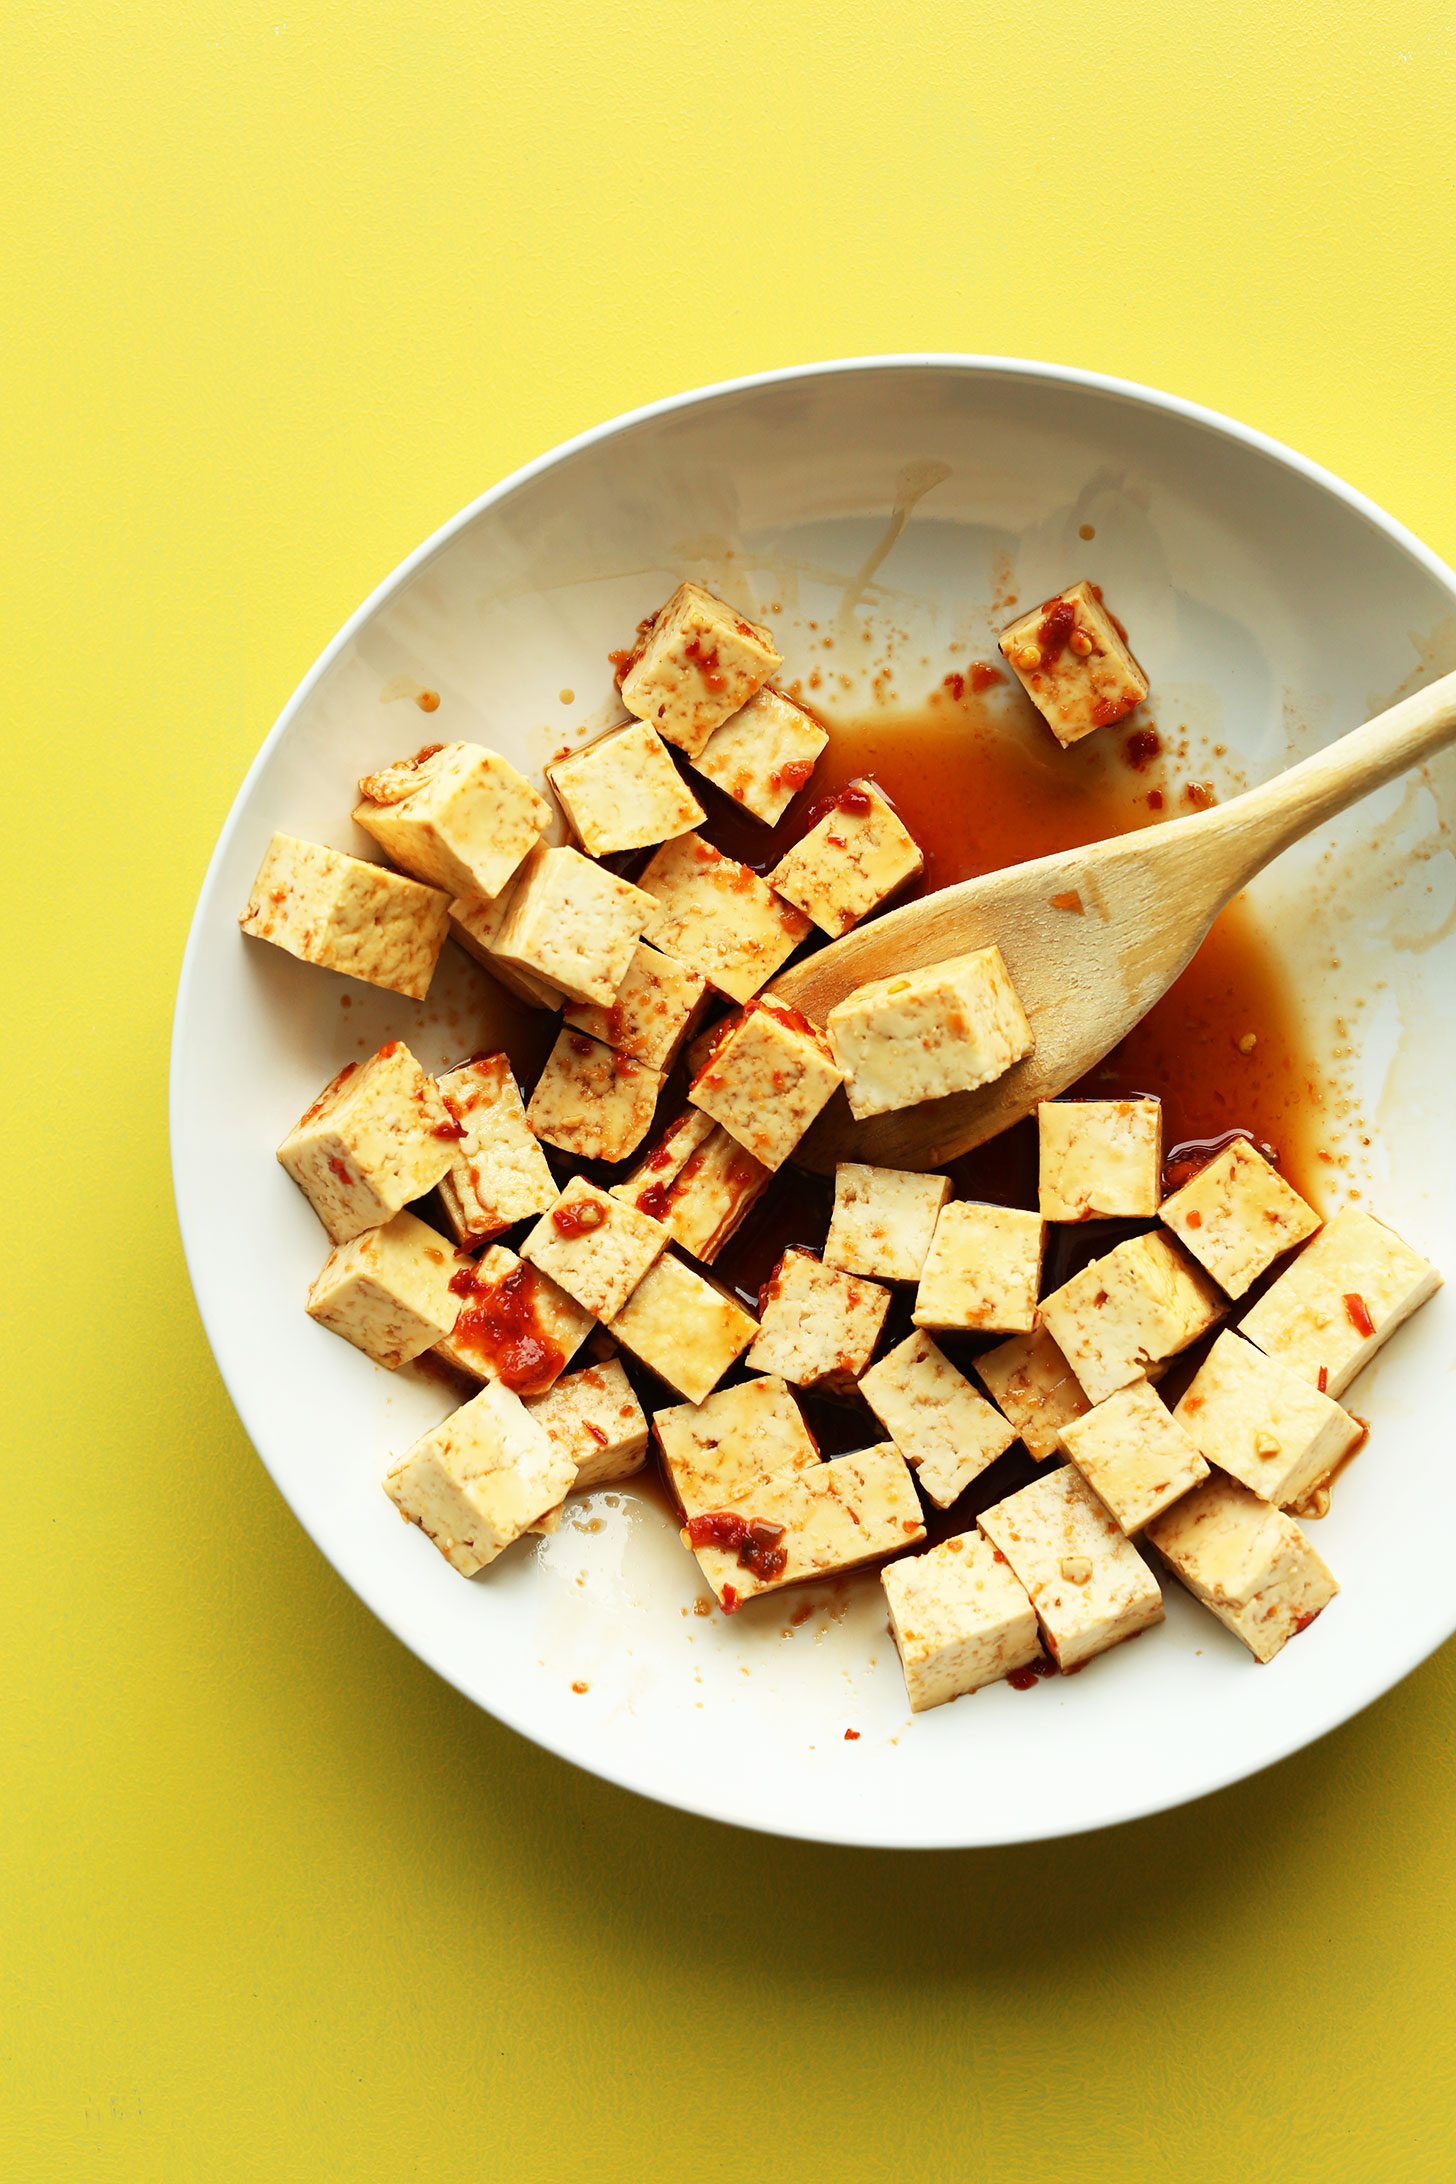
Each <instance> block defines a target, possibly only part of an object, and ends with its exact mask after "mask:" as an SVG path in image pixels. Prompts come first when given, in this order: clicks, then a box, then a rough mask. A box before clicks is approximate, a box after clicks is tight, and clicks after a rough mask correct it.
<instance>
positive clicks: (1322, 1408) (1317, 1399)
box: [1173, 1328, 1365, 1508]
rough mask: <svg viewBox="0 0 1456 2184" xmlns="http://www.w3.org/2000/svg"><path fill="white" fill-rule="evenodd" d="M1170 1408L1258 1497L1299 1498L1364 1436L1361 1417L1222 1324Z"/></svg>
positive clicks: (1284, 1501) (1214, 1459) (1212, 1457)
mask: <svg viewBox="0 0 1456 2184" xmlns="http://www.w3.org/2000/svg"><path fill="white" fill-rule="evenodd" d="M1173 1416H1174V1417H1175V1418H1176V1419H1177V1421H1178V1423H1179V1425H1180V1426H1182V1428H1183V1430H1184V1432H1185V1433H1187V1434H1189V1435H1190V1436H1191V1438H1192V1439H1193V1441H1194V1442H1195V1443H1196V1444H1197V1446H1198V1448H1199V1449H1200V1451H1201V1452H1202V1454H1203V1455H1204V1456H1206V1457H1207V1459H1208V1461H1209V1462H1210V1463H1211V1464H1217V1466H1218V1468H1219V1470H1220V1471H1227V1472H1228V1473H1229V1474H1230V1476H1231V1477H1233V1478H1235V1479H1238V1480H1239V1481H1240V1482H1241V1483H1242V1484H1243V1485H1244V1486H1246V1487H1248V1489H1249V1491H1250V1492H1251V1493H1253V1494H1257V1495H1258V1496H1259V1498H1260V1500H1261V1501H1267V1502H1275V1503H1277V1504H1278V1505H1279V1506H1280V1507H1281V1508H1285V1507H1288V1505H1289V1504H1290V1503H1291V1502H1298V1501H1300V1500H1302V1499H1303V1497H1304V1496H1305V1495H1306V1494H1307V1493H1308V1492H1309V1491H1310V1488H1311V1487H1314V1486H1318V1484H1319V1482H1320V1480H1321V1479H1323V1478H1325V1477H1326V1476H1327V1475H1328V1474H1329V1473H1330V1472H1331V1471H1333V1470H1334V1469H1335V1467H1336V1466H1337V1465H1338V1464H1340V1463H1341V1462H1343V1460H1344V1458H1345V1457H1346V1456H1348V1455H1349V1453H1350V1451H1351V1449H1352V1448H1354V1447H1355V1446H1356V1445H1357V1443H1358V1442H1359V1441H1360V1440H1361V1439H1363V1437H1364V1433H1365V1428H1364V1427H1363V1426H1362V1425H1361V1423H1360V1421H1359V1419H1358V1418H1352V1417H1351V1416H1350V1414H1349V1412H1348V1411H1344V1410H1341V1408H1340V1406H1339V1404H1338V1403H1336V1402H1335V1401H1334V1400H1333V1398H1332V1397H1330V1396H1328V1395H1321V1394H1320V1392H1319V1389H1318V1388H1312V1387H1311V1386H1310V1384H1309V1382H1308V1381H1307V1380H1301V1379H1300V1378H1299V1376H1298V1374H1297V1373H1291V1372H1289V1371H1287V1370H1286V1368H1285V1367H1284V1366H1283V1365H1281V1364H1280V1363H1279V1362H1278V1360H1277V1359H1275V1358H1272V1357H1266V1356H1265V1355H1264V1353H1263V1351H1262V1350H1256V1349H1255V1347H1254V1345H1253V1343H1252V1342H1245V1341H1244V1339H1243V1337H1242V1336H1241V1335H1237V1334H1235V1333H1234V1331H1233V1329H1232V1328H1225V1330H1224V1332H1223V1333H1222V1334H1221V1335H1220V1336H1219V1337H1218V1340H1217V1341H1216V1342H1215V1343H1214V1345H1213V1348H1212V1349H1211V1350H1210V1351H1209V1353H1208V1356H1207V1357H1206V1358H1205V1359H1204V1361H1203V1363H1202V1364H1201V1365H1200V1366H1199V1368H1198V1371H1197V1372H1196V1373H1195V1375H1194V1377H1193V1380H1192V1382H1191V1383H1190V1385H1189V1387H1188V1390H1187V1393H1186V1394H1185V1395H1184V1397H1183V1400H1182V1401H1181V1403H1179V1405H1178V1407H1177V1409H1176V1410H1175V1411H1174V1413H1173Z"/></svg>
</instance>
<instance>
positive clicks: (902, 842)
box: [768, 781, 925, 940]
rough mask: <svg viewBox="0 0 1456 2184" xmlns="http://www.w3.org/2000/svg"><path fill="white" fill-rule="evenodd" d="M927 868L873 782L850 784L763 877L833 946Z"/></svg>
mask: <svg viewBox="0 0 1456 2184" xmlns="http://www.w3.org/2000/svg"><path fill="white" fill-rule="evenodd" d="M924 867H925V859H924V858H923V857H922V856H921V854H920V847H919V844H918V843H917V842H916V840H915V838H914V836H913V835H912V834H911V833H910V830H909V829H908V827H906V825H905V823H904V821H903V820H902V819H901V817H900V815H899V813H898V812H897V811H896V809H895V807H894V805H893V804H892V803H891V802H890V801H889V799H888V797H886V796H884V795H882V794H881V792H880V790H879V789H877V788H876V787H875V785H874V783H873V782H872V781H851V783H850V784H849V787H848V788H846V789H841V790H840V792H839V794H838V796H837V797H836V798H835V800H834V803H833V806H832V807H831V809H830V810H829V811H828V812H827V813H826V814H825V816H824V817H823V818H822V819H821V820H820V821H819V823H818V825H817V826H813V827H811V828H810V829H809V832H808V833H807V834H806V835H805V836H804V837H803V839H802V841H798V842H795V844H794V846H793V848H792V849H790V850H787V851H786V852H785V853H784V855H783V856H782V857H781V858H780V859H779V861H778V863H777V864H776V865H775V866H774V868H773V871H772V872H771V873H770V874H769V876H768V877H769V884H770V886H771V887H774V888H776V889H777V890H778V892H779V894H781V895H782V896H784V897H785V898H786V900H787V901H789V902H792V903H797V904H798V906H799V908H800V909H801V910H802V911H804V912H805V914H806V915H807V916H809V917H811V918H812V919H813V920H814V923H815V924H816V925H817V926H818V927H819V930H820V931H821V932H823V933H828V935H829V936H830V938H831V939H832V940H837V939H838V937H839V935H840V934H841V933H847V932H848V931H849V929H850V927H851V926H853V925H858V923H859V921H860V919H861V918H866V917H868V916H869V914H870V912H871V910H874V909H877V908H878V906H879V905H880V904H881V903H882V902H885V901H886V900H888V898H889V897H890V896H891V895H893V894H894V892H895V890H896V888H898V887H903V886H904V885H905V882H906V881H907V880H912V879H914V877H915V875H916V873H917V872H920V871H923V870H924Z"/></svg>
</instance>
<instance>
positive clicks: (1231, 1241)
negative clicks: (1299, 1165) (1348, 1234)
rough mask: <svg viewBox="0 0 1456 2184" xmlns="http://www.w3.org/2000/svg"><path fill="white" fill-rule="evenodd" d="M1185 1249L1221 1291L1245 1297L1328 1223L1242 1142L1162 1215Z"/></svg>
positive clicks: (1177, 1193)
mask: <svg viewBox="0 0 1456 2184" xmlns="http://www.w3.org/2000/svg"><path fill="white" fill-rule="evenodd" d="M1159 1214H1160V1217H1161V1219H1162V1220H1163V1221H1165V1222H1166V1223H1167V1225H1168V1227H1169V1228H1170V1229H1171V1230H1172V1231H1173V1234H1174V1235H1175V1236H1176V1237H1177V1238H1178V1240H1179V1242H1180V1243H1181V1244H1182V1245H1183V1246H1184V1247H1185V1249H1187V1250H1188V1251H1191V1252H1192V1254H1193V1256H1194V1258H1195V1259H1196V1260H1197V1261H1198V1263H1199V1265H1200V1266H1203V1267H1206V1268H1207V1269H1208V1272H1209V1273H1210V1274H1211V1275H1212V1276H1213V1278H1214V1280H1215V1281H1216V1282H1217V1283H1218V1285H1219V1287H1220V1288H1221V1289H1224V1290H1226V1291H1227V1292H1228V1294H1229V1296H1231V1297H1241V1296H1242V1295H1243V1294H1244V1291H1245V1290H1246V1289H1248V1288H1249V1286H1250V1285H1251V1284H1252V1283H1253V1282H1256V1281H1257V1280H1258V1278H1259V1276H1260V1275H1261V1274H1262V1273H1263V1272H1264V1271H1265V1269H1266V1268H1267V1267H1271V1266H1272V1265H1273V1264H1274V1261H1275V1260H1276V1259H1277V1258H1278V1257H1279V1255H1280V1253H1281V1252H1285V1251H1292V1250H1293V1248H1294V1246H1295V1245H1296V1244H1302V1243H1303V1242H1304V1240H1305V1238H1306V1237H1307V1236H1313V1234H1314V1232H1315V1230H1316V1229H1317V1228H1318V1227H1319V1225H1320V1217H1319V1215H1318V1214H1317V1213H1316V1212H1315V1210H1314V1208H1313V1206H1308V1205H1306V1204H1305V1202H1304V1200H1303V1199H1302V1198H1301V1197H1300V1195H1299V1193H1298V1191H1296V1190H1292V1189H1291V1188H1290V1186H1289V1184H1287V1183H1286V1182H1285V1180H1284V1178H1283V1176H1282V1175H1280V1174H1279V1173H1278V1172H1277V1170H1275V1169H1274V1168H1271V1167H1270V1165H1269V1163H1268V1161H1267V1160H1266V1159H1265V1158H1264V1156H1263V1154H1262V1153H1260V1152H1257V1151H1256V1150H1255V1149H1254V1147H1253V1146H1252V1145H1251V1144H1250V1143H1249V1141H1248V1139H1247V1138H1235V1139H1234V1140H1233V1142H1232V1143H1231V1144H1229V1145H1226V1146H1225V1147H1224V1149H1223V1151H1222V1152H1221V1153H1216V1154H1215V1155H1214V1157H1213V1159H1212V1160H1210V1161H1209V1163H1208V1165H1207V1166H1206V1167H1203V1168H1200V1169H1199V1171H1198V1173H1197V1175H1195V1176H1194V1177H1193V1178H1192V1179H1191V1181H1189V1182H1187V1183H1185V1184H1184V1186H1183V1188H1182V1190H1181V1191H1174V1193H1173V1195H1172V1197H1171V1198H1166V1199H1164V1201H1163V1204H1162V1206H1161V1207H1160V1208H1159Z"/></svg>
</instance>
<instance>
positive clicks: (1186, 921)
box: [769, 674, 1456, 1174]
mask: <svg viewBox="0 0 1456 2184" xmlns="http://www.w3.org/2000/svg"><path fill="white" fill-rule="evenodd" d="M1453 740H1456V674H1452V675H1445V676H1443V677H1442V678H1441V680H1440V681H1439V682H1435V683H1432V684H1430V685H1429V686H1428V687H1427V688H1426V689H1424V690H1418V691H1416V692H1415V694H1414V695H1413V696H1411V697H1409V698H1403V699H1402V700H1401V702H1400V704H1399V705H1393V706H1391V708H1390V710H1389V711H1388V712H1385V713H1379V714H1377V715H1376V717H1375V719H1374V720H1370V721H1367V722H1366V723H1365V726H1364V727H1363V728H1356V729H1354V730H1353V731H1352V733H1351V734H1349V735H1347V736H1342V737H1341V738H1340V739H1339V741H1338V742H1336V743H1332V744H1330V745H1329V746H1328V748H1327V749H1325V750H1323V751H1316V752H1315V754H1314V756H1313V757H1312V758H1306V759H1304V760H1302V761H1301V763H1300V764H1299V765H1297V766H1291V767H1290V769H1289V771H1288V772H1287V773H1282V774H1280V775H1278V776H1277V777H1276V779H1274V780H1273V781H1267V782H1265V783H1264V785H1263V787H1262V788H1258V789H1250V790H1249V791H1248V793H1247V794H1246V795H1244V796H1239V797H1235V798H1234V799H1233V800H1232V801H1231V802H1229V803H1227V804H1222V805H1219V806H1217V807H1216V808H1214V809H1212V810H1209V811H1202V812H1195V813H1193V814H1192V815H1191V816H1190V817H1189V818H1186V819H1175V820H1172V821H1170V822H1169V823H1168V824H1166V825H1163V826H1159V827H1150V828H1148V829H1146V830H1145V831H1144V832H1142V833H1138V834H1124V835H1119V836H1117V837H1116V838H1115V839H1114V840H1112V841H1110V842H1092V843H1089V844H1088V845H1087V846H1086V847H1085V848H1082V849H1070V850H1065V851H1061V852H1059V853H1058V854H1056V855H1055V856H1051V857H1038V858H1036V859H1034V860H1033V862H1032V863H1030V864H1020V865H1010V866H1008V867H1007V869H1006V870H1005V871H1004V872H989V873H987V874H985V876H984V877H983V878H981V879H977V880H962V881H961V882H960V883H959V885H957V886H955V887H946V888H942V889H941V891H940V893H939V894H936V895H926V896H924V897H923V898H922V899H921V900H920V901H918V902H911V903H907V904H906V905H905V907H904V908H903V909H901V910H892V911H890V912H888V913H887V915H886V916H884V917H882V918H877V919H876V920H875V921H874V922H873V923H872V924H870V925H867V926H865V927H864V928H863V929H862V930H861V931H859V932H856V933H850V934H847V935H846V937H845V938H844V939H843V940H836V941H834V942H832V943H831V944H830V946H829V947H827V948H823V949H821V950H820V952H819V953H818V955H813V956H810V957H809V958H808V960H807V961H806V962H803V963H800V964H797V965H795V966H794V967H793V968H791V969H789V970H787V971H785V972H783V973H782V975H781V976H780V977H779V978H777V979H775V981H774V983H773V985H772V986H771V987H770V988H769V991H770V992H771V993H772V994H773V995H774V996H775V997H776V998H777V999H779V1000H782V1001H787V1002H790V1003H791V1004H792V1005H793V1007H795V1008H797V1009H802V1010H803V1012H804V1014H805V1015H806V1016H808V1017H811V1018H812V1019H813V1021H814V1022H815V1023H817V1024H822V1023H823V1022H824V1020H825V1018H826V1017H827V1016H828V1014H829V1011H830V1010H831V1009H832V1008H833V1007H834V1005H835V1003H836V1002H838V1001H842V1000H843V999H844V997H845V995H846V994H848V993H851V992H853V990H854V988H855V987H856V986H863V985H865V984H866V983H867V982H868V981H869V980H870V979H872V978H888V977H892V976H894V975H896V974H900V973H903V972H905V971H908V970H913V969H915V968H917V967H918V966H919V965H920V964H923V963H938V962H941V961H942V960H943V959H944V958H945V957H946V956H955V955H963V954H965V952H966V951H967V950H968V949H971V948H984V947H987V946H989V944H990V943H991V942H992V941H995V943H996V945H997V946H998V947H999V948H1000V950H1001V953H1002V955H1003V956H1004V957H1005V959H1006V967H1007V969H1008V970H1009V971H1010V973H1011V979H1012V983H1013V985H1014V986H1015V988H1016V990H1017V992H1018V994H1019V995H1020V996H1021V1003H1022V1006H1023V1008H1024V1009H1025V1010H1026V1013H1027V1016H1028V1017H1029V1018H1030V1020H1031V1028H1032V1031H1033V1034H1034V1035H1035V1038H1036V1045H1035V1048H1034V1049H1033V1051H1032V1052H1031V1053H1030V1054H1029V1055H1028V1056H1027V1057H1026V1059H1025V1060H1024V1061H1021V1062H1018V1063H1016V1065H1015V1066H1014V1067H1013V1068H1012V1069H1009V1070H1008V1071H1007V1072H1006V1074H1005V1075H1004V1076H1003V1077H998V1078H997V1079H996V1081H995V1082H994V1083H993V1084H987V1085H982V1086H981V1087H980V1088H979V1089H978V1090H977V1091H974V1092H957V1093H953V1094H951V1095H950V1097H949V1098H946V1099H941V1100H926V1101H923V1102H922V1103H921V1104H920V1105H919V1106H918V1107H903V1108H900V1109H898V1110H897V1111H896V1112H895V1113H893V1114H889V1115H876V1116H874V1117H872V1118H871V1119H870V1120H869V1121H867V1122H856V1121H855V1120H854V1118H853V1117H852V1115H851V1114H850V1112H849V1104H848V1102H847V1100H846V1099H845V1096H844V1093H843V1092H842V1091H840V1092H837V1093H836V1094H835V1096H834V1098H833V1099H832V1100H831V1101H830V1103H829V1105H828V1106H827V1107H826V1108H825V1109H824V1111H823V1113H822V1114H821V1115H820V1116H819V1118H818V1120H817V1122H816V1123H815V1124H814V1126H813V1128H812V1129H811V1130H810V1131H809V1133H808V1135H807V1136H806V1137H805V1138H804V1140H803V1141H802V1143H801V1144H800V1145H799V1147H798V1149H797V1151H796V1152H795V1155H794V1158H795V1160H796V1161H798V1162H799V1163H800V1164H801V1165H802V1166H804V1167H807V1168H813V1169H816V1170H818V1171H819V1172H820V1173H822V1174H832V1173H833V1169H834V1164H835V1162H836V1161H837V1160H863V1161H870V1162H874V1163H877V1164H878V1165H880V1166H882V1167H887V1168H914V1169H921V1168H939V1167H942V1166H944V1164H945V1162H946V1161H948V1160H954V1159H955V1157H956V1155H957V1154H958V1153H964V1152H966V1151H968V1150H969V1148H970V1147H971V1146H973V1145H979V1144H981V1143H982V1141H983V1140H984V1139H986V1138H989V1137H994V1136H995V1135H996V1133H997V1132H998V1131H1000V1130H1005V1129H1007V1128H1009V1126H1010V1125H1011V1124H1012V1123H1013V1122H1019V1121H1020V1119H1021V1117H1022V1116H1023V1115H1026V1114H1028V1113H1030V1111H1031V1109H1032V1108H1034V1107H1035V1106H1036V1103H1037V1101H1038V1100H1049V1099H1053V1098H1055V1096H1056V1094H1057V1093H1059V1092H1064V1091H1065V1090H1066V1088H1067V1086H1068V1085H1069V1084H1075V1083H1076V1081H1077V1079H1078V1078H1079V1077H1084V1076H1085V1075H1086V1074H1087V1072H1088V1070H1089V1069H1091V1068H1092V1067H1093V1066H1094V1065H1095V1064H1096V1063H1097V1062H1099V1061H1101V1059H1102V1057H1103V1055H1104V1054H1107V1053H1109V1052H1110V1051H1111V1049H1112V1048H1113V1047H1115V1046H1116V1045H1117V1043H1118V1041H1119V1040H1120V1039H1122V1038H1124V1037H1125V1036H1126V1034H1127V1033H1128V1032H1129V1031H1130V1030H1131V1029H1132V1027H1133V1025H1134V1024H1135V1023H1137V1021H1138V1019H1139V1018H1140V1017H1143V1016H1146V1014H1147V1012H1148V1010H1149V1009H1150V1008H1151V1007H1152V1006H1153V1003H1154V1002H1155V1001H1157V1000H1158V999H1159V998H1160V997H1161V996H1162V995H1163V994H1165V993H1166V992H1167V990H1168V988H1169V987H1170V986H1171V985H1172V983H1173V981H1174V979H1175V978H1176V977H1177V976H1178V974H1179V972H1180V971H1181V970H1183V969H1184V967H1185V965H1186V964H1187V963H1188V962H1189V960H1190V958H1191V957H1192V956H1193V954H1194V953H1195V951H1196V950H1197V948H1198V947H1199V945H1200V943H1201V942H1202V940H1203V937H1204V935H1205V934H1206V933H1207V931H1208V928H1209V927H1210V925H1212V923H1213V921H1214V919H1215V918H1216V917H1217V916H1218V913H1219V911H1220V910H1222V909H1223V907H1224V905H1225V903H1227V902H1228V901H1230V900H1231V898H1232V897H1233V896H1234V895H1236V894H1237V893H1238V892H1239V889H1240V888H1241V887H1245V886H1247V884H1248V882H1249V881H1250V880H1251V879H1252V878H1253V877H1254V875H1255V873H1256V872H1260V871H1262V870H1263V868H1264V866H1265V865H1266V864H1268V863H1269V862H1270V860H1271V859H1272V858H1274V857H1277V856H1278V855H1279V853H1280V851H1281V850H1284V849H1287V848H1288V847H1289V845H1290V843H1291V842H1297V841H1298V840H1299V839H1300V837H1301V835H1305V834H1308V833H1309V831H1310V830H1311V828H1313V827H1317V826H1319V825H1321V824H1322V822H1323V821H1325V820H1326V819H1332V818H1333V817H1334V816H1335V814H1336V812H1340V811H1343V810H1344V809H1345V806H1346V805H1347V804H1353V803H1355V802H1356V800H1357V799H1358V798H1360V797H1362V796H1368V795H1369V794H1370V792H1371V790H1372V789H1378V788H1380V787H1381V786H1382V784H1383V783H1385V782H1387V781H1389V780H1391V779H1392V778H1393V777H1394V776H1395V775H1396V774H1400V773H1404V772H1405V770H1406V768H1407V767H1409V766H1418V765H1420V763H1421V762H1422V760H1423V759H1428V758H1430V757H1432V756H1433V754H1434V753H1435V752H1437V751H1439V750H1441V749H1442V748H1443V747H1444V746H1445V745H1446V744H1448V743H1450V742H1452V741H1453Z"/></svg>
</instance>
